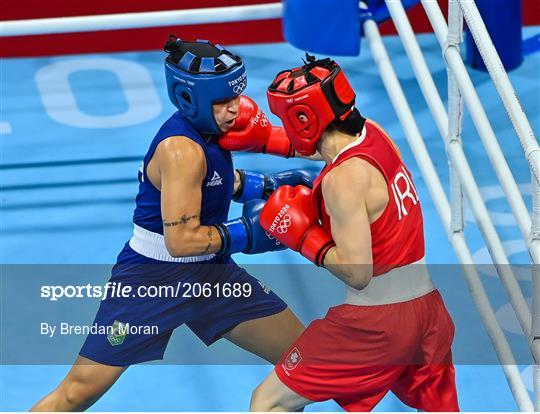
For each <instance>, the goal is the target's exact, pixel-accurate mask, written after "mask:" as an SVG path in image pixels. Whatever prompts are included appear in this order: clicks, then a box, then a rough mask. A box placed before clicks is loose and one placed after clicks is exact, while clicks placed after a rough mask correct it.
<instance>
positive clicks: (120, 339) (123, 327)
mask: <svg viewBox="0 0 540 414" xmlns="http://www.w3.org/2000/svg"><path fill="white" fill-rule="evenodd" d="M111 328H112V330H111V332H109V334H108V335H107V339H108V340H109V343H110V344H111V345H112V346H117V345H122V344H123V343H124V339H126V335H127V333H128V329H129V325H128V324H127V323H122V322H120V321H114V323H113V324H112V327H111Z"/></svg>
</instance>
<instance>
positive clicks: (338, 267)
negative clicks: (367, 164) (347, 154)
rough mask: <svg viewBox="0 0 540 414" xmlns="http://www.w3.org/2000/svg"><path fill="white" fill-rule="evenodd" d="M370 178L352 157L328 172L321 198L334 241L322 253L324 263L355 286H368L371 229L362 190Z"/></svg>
mask: <svg viewBox="0 0 540 414" xmlns="http://www.w3.org/2000/svg"><path fill="white" fill-rule="evenodd" d="M368 189H369V178H368V176H367V175H366V174H365V171H364V170H363V167H362V165H361V163H359V162H357V160H355V159H354V158H353V159H351V160H348V161H345V162H344V163H343V164H341V165H340V166H338V167H336V168H334V169H333V170H332V171H331V172H329V173H328V174H327V175H326V177H325V179H324V181H323V183H322V190H323V198H324V203H325V206H326V210H327V212H328V214H329V216H330V222H331V226H332V238H333V239H334V242H335V243H336V245H335V247H332V248H331V249H330V250H329V251H328V253H327V254H326V256H325V259H324V266H325V267H326V268H327V269H328V270H330V271H331V272H332V273H333V274H334V275H336V276H337V277H338V278H340V279H341V280H343V281H344V282H345V283H347V284H348V285H349V286H351V287H353V288H355V289H363V288H364V287H366V286H367V284H368V283H369V281H370V280H371V276H372V275H373V257H372V253H371V230H370V222H369V216H368V212H367V206H366V200H365V194H367V192H368Z"/></svg>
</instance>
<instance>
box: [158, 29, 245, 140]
mask: <svg viewBox="0 0 540 414" xmlns="http://www.w3.org/2000/svg"><path fill="white" fill-rule="evenodd" d="M164 50H165V51H166V52H168V53H169V55H168V56H167V58H166V59H165V77H166V79H167V91H168V93H169V99H170V100H171V102H172V103H173V105H174V106H176V107H177V108H178V109H179V110H180V111H181V112H182V114H183V115H184V116H185V117H186V118H187V120H188V121H189V122H190V123H191V124H192V125H193V126H194V127H195V128H196V129H197V131H199V132H200V133H202V134H210V135H218V134H221V133H222V132H221V131H220V129H219V127H218V125H217V124H216V120H215V119H214V114H213V111H212V104H213V103H214V102H216V101H223V100H227V99H232V98H235V97H236V96H238V95H240V94H241V93H242V92H243V91H244V89H246V84H247V77H246V68H245V66H244V63H243V62H242V59H241V58H240V57H239V56H236V55H235V54H233V53H231V52H229V51H227V50H226V49H224V48H223V47H222V46H220V45H214V44H212V43H210V42H209V41H207V40H197V41H196V42H183V41H182V40H181V39H178V38H177V37H176V36H174V35H171V36H169V41H168V42H167V43H166V44H165V48H164Z"/></svg>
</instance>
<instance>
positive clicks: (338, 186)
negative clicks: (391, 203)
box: [322, 157, 389, 223]
mask: <svg viewBox="0 0 540 414" xmlns="http://www.w3.org/2000/svg"><path fill="white" fill-rule="evenodd" d="M322 193H323V198H324V200H325V203H326V204H327V207H330V206H329V203H330V204H335V203H340V204H341V203H342V204H344V205H345V204H349V205H351V206H353V208H354V206H358V203H359V200H357V198H358V197H359V196H361V197H362V203H363V205H365V207H366V211H367V214H368V217H369V221H370V223H373V222H374V221H375V220H377V218H379V217H380V215H381V214H382V212H383V211H384V209H385V208H386V206H387V204H388V200H389V196H388V186H387V183H386V179H385V178H384V176H383V175H382V173H381V172H380V171H379V170H378V169H377V168H376V167H374V166H373V165H371V164H370V163H369V162H368V161H366V160H364V159H362V158H359V157H353V158H349V159H348V160H346V161H344V162H343V163H341V164H340V165H338V166H336V167H334V168H333V169H332V170H331V171H329V172H328V174H326V175H325V177H324V179H323V181H322Z"/></svg>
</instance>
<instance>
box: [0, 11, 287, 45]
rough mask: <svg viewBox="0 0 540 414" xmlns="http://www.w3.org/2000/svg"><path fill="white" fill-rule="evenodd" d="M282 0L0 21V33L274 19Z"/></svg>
mask: <svg viewBox="0 0 540 414" xmlns="http://www.w3.org/2000/svg"><path fill="white" fill-rule="evenodd" d="M282 11H283V5H282V4H281V3H267V4H256V5H249V6H228V7H208V8H203V9H190V10H167V11H157V12H142V13H116V14H101V15H97V16H76V17H54V18H48V19H29V20H13V21H2V22H0V37H8V36H27V35H40V34H53V33H76V32H94V31H99V30H118V29H138V28H145V27H163V26H183V25H189V24H205V23H226V22H239V21H245V20H265V19H277V18H280V17H281V16H282Z"/></svg>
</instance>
